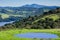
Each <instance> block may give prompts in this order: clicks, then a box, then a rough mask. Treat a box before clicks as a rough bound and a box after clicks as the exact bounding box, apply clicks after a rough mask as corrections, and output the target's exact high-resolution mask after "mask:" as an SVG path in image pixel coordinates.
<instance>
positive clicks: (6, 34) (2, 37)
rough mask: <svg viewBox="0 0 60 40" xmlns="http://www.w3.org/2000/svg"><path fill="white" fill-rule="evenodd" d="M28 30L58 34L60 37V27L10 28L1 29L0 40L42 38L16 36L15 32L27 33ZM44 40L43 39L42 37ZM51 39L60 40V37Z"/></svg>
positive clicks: (35, 39)
mask: <svg viewBox="0 0 60 40" xmlns="http://www.w3.org/2000/svg"><path fill="white" fill-rule="evenodd" d="M27 32H44V33H52V34H57V35H58V36H59V37H60V29H9V30H5V31H3V30H2V31H0V40H40V39H37V38H34V39H31V38H18V37H15V36H14V35H15V34H20V33H27ZM41 40H43V39H41ZM51 40H60V38H56V39H51Z"/></svg>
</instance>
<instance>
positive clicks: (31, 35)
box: [15, 33, 58, 38]
mask: <svg viewBox="0 0 60 40" xmlns="http://www.w3.org/2000/svg"><path fill="white" fill-rule="evenodd" d="M15 36H16V37H20V38H58V36H57V35H56V34H49V33H24V34H23V33H22V34H16V35H15Z"/></svg>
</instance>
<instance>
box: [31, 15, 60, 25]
mask: <svg viewBox="0 0 60 40" xmlns="http://www.w3.org/2000/svg"><path fill="white" fill-rule="evenodd" d="M45 18H52V19H53V20H57V19H59V18H60V16H59V15H57V14H51V15H46V16H44V17H42V18H40V19H37V20H35V21H34V22H32V24H34V23H36V22H38V21H39V20H41V19H43V20H45Z"/></svg>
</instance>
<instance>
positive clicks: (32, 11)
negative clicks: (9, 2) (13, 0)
mask: <svg viewBox="0 0 60 40" xmlns="http://www.w3.org/2000/svg"><path fill="white" fill-rule="evenodd" d="M57 7H59V6H45V5H38V4H31V5H29V4H27V5H23V6H21V7H0V15H1V16H2V18H8V19H9V18H10V19H11V18H12V17H13V18H14V20H15V17H29V16H34V15H41V14H43V13H44V12H48V11H49V10H52V9H56V8H57ZM1 16H0V19H1ZM11 16H12V17H11ZM10 19H9V20H10Z"/></svg>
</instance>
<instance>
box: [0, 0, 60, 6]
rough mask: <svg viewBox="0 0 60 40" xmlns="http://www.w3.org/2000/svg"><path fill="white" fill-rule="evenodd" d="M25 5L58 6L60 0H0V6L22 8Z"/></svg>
mask: <svg viewBox="0 0 60 40" xmlns="http://www.w3.org/2000/svg"><path fill="white" fill-rule="evenodd" d="M25 4H39V5H48V6H52V5H53V6H60V0H0V6H15V7H16V6H22V5H25Z"/></svg>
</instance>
